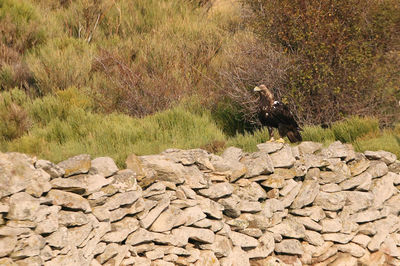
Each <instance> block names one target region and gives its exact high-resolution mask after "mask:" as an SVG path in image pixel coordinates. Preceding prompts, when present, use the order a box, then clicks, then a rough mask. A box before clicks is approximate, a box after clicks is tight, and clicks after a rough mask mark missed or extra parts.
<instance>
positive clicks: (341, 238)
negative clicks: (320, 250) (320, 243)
mask: <svg viewBox="0 0 400 266" xmlns="http://www.w3.org/2000/svg"><path fill="white" fill-rule="evenodd" d="M322 237H323V238H324V240H325V241H332V242H335V243H340V244H347V243H349V242H350V241H351V240H352V239H353V237H354V234H343V233H327V234H323V235H322Z"/></svg>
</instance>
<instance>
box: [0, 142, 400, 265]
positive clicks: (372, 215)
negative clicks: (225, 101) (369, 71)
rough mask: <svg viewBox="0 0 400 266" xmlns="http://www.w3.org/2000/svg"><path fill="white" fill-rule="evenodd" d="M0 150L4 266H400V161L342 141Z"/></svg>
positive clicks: (0, 255) (0, 249)
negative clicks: (105, 152)
mask: <svg viewBox="0 0 400 266" xmlns="http://www.w3.org/2000/svg"><path fill="white" fill-rule="evenodd" d="M258 148H259V151H257V152H254V153H245V152H243V151H242V150H241V149H238V148H234V147H230V148H228V149H227V150H225V152H224V153H223V154H222V155H221V156H217V155H214V154H210V153H208V152H206V151H204V150H200V149H194V150H177V149H169V150H166V151H165V152H163V153H161V154H159V155H148V156H135V155H134V154H132V155H131V156H129V157H128V158H127V161H126V164H127V169H124V170H119V169H118V168H117V166H116V165H115V163H114V161H113V160H112V159H111V158H108V157H101V158H95V159H91V158H90V156H89V155H79V156H75V157H73V158H70V159H68V160H66V161H63V162H60V163H59V164H53V163H51V162H50V161H45V160H37V159H36V158H32V157H29V156H27V155H24V154H20V153H0V264H1V265H237V266H245V265H400V231H399V230H400V218H399V212H400V193H399V190H398V187H396V186H399V185H400V175H399V172H400V162H399V161H398V160H397V158H396V156H395V155H394V154H391V153H389V152H385V151H377V152H372V151H367V152H365V153H356V152H354V150H353V148H352V146H351V145H348V144H342V143H340V142H335V143H333V144H331V145H330V146H329V147H327V148H323V147H322V145H321V144H319V143H313V142H303V143H301V144H300V145H298V146H293V147H292V146H289V145H284V144H281V143H263V144H259V145H258Z"/></svg>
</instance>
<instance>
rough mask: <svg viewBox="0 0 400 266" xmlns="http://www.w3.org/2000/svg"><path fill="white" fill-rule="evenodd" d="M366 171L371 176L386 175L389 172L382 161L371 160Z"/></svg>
mask: <svg viewBox="0 0 400 266" xmlns="http://www.w3.org/2000/svg"><path fill="white" fill-rule="evenodd" d="M367 172H368V173H370V174H371V176H372V178H378V177H381V176H384V175H386V174H387V173H388V172H389V168H388V167H387V165H386V164H385V163H384V162H379V161H377V162H376V161H371V163H370V165H369V167H368V169H367Z"/></svg>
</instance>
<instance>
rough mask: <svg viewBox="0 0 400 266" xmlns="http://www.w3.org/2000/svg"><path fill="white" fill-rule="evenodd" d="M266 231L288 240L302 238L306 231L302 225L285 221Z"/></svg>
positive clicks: (292, 221)
mask: <svg viewBox="0 0 400 266" xmlns="http://www.w3.org/2000/svg"><path fill="white" fill-rule="evenodd" d="M268 231H271V232H273V233H275V234H280V235H282V236H286V237H290V238H303V237H304V236H305V231H306V229H305V227H304V225H303V224H300V223H297V222H296V221H294V220H288V219H286V220H284V221H283V222H282V223H280V224H277V225H275V226H273V227H271V228H269V229H268Z"/></svg>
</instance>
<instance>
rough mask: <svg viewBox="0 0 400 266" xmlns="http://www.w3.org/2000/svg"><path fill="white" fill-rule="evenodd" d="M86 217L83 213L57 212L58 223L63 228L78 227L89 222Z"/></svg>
mask: <svg viewBox="0 0 400 266" xmlns="http://www.w3.org/2000/svg"><path fill="white" fill-rule="evenodd" d="M89 221H90V220H89V218H88V216H86V215H85V214H84V213H83V212H76V211H75V212H73V211H63V210H61V211H60V212H58V223H59V224H60V225H64V226H79V225H84V224H87V223H88V222H89Z"/></svg>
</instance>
